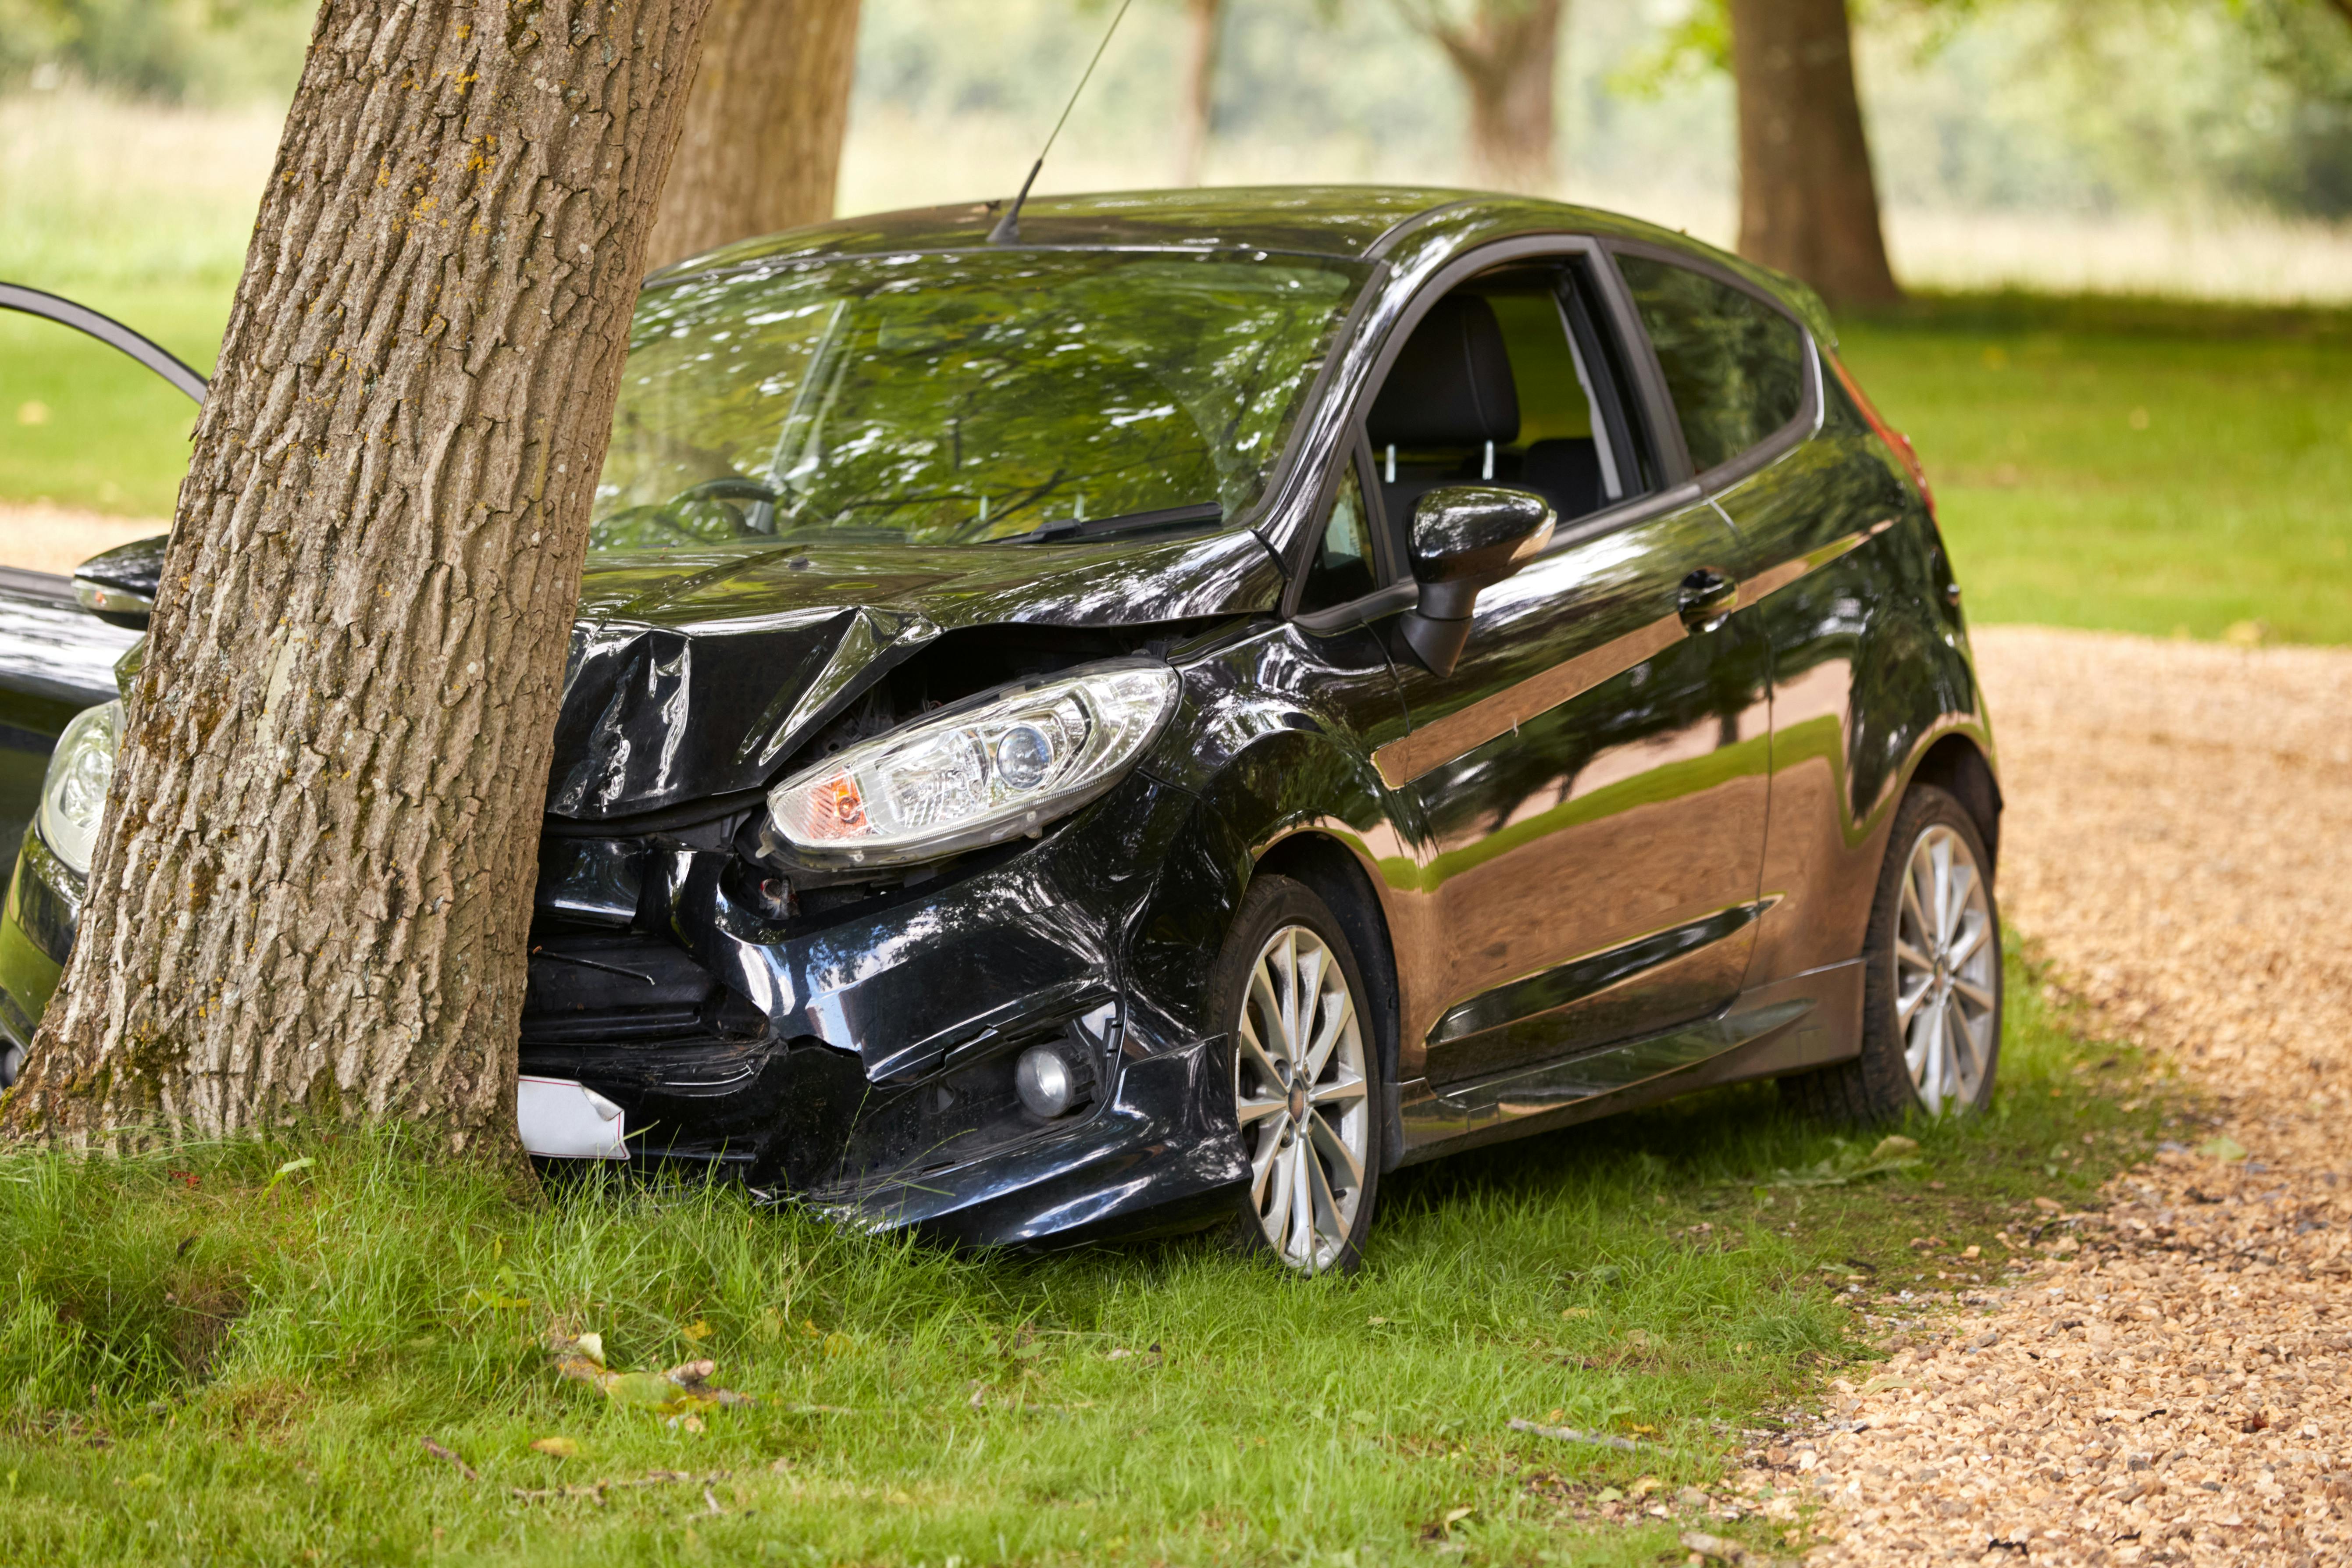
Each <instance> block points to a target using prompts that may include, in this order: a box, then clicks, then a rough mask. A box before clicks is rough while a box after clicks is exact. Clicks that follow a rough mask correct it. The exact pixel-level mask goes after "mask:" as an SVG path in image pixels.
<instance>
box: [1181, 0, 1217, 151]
mask: <svg viewBox="0 0 2352 1568" xmlns="http://www.w3.org/2000/svg"><path fill="white" fill-rule="evenodd" d="M1223 11H1224V0H1184V76H1183V79H1182V81H1181V83H1180V84H1179V90H1178V92H1177V95H1176V183H1177V184H1180V185H1197V184H1200V183H1201V164H1202V162H1203V161H1204V160H1205V159H1206V158H1207V156H1208V153H1209V129H1210V117H1211V115H1212V114H1213V111H1214V110H1215V109H1216V103H1217V24H1218V22H1219V21H1220V20H1221V19H1222V16H1223Z"/></svg>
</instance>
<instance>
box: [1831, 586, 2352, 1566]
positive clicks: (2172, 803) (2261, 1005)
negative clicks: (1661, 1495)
mask: <svg viewBox="0 0 2352 1568" xmlns="http://www.w3.org/2000/svg"><path fill="white" fill-rule="evenodd" d="M1977 651H1978V655H1979V661H1980V664H1981V667H1982V669H1983V672H1984V679H1985V684H1986V687H1987V689H1988V690H1989V691H1990V696H1991V702H1992V712H1993V723H1994V728H1995V731H1996V733H1997V735H1998V737H1999V739H2000V746H2001V763H2002V771H2003V777H2004V781H2005V784H2006V786H2007V794H2008V802H2009V808H2008V814H2007V818H2006V822H2005V826H2004V828H2003V833H2002V839H2003V843H2002V857H2001V868H2000V891H2001V897H2002V900H2003V905H2004V910H2003V912H2004V913H2005V915H2006V916H2007V918H2008V920H2009V921H2010V923H2011V926H2012V927H2013V929H2015V930H2016V931H2021V932H2026V933H2030V934H2031V935H2032V936H2033V937H2035V938H2038V939H2039V940H2040V941H2041V942H2043V943H2044V944H2045V946H2046V948H2047V951H2048V954H2049V956H2050V958H2051V959H2052V960H2053V961H2054V962H2055V963H2056V965H2057V966H2058V971H2059V973H2061V974H2063V976H2064V977H2065V984H2067V985H2068V987H2069V989H2070V990H2072V991H2073V992H2074V993H2075V994H2079V995H2080V996H2082V997H2083V998H2084V999H2085V1000H2087V1001H2088V1002H2089V1003H2090V1004H2091V1005H2093V1007H2094V1009H2095V1016H2096V1017H2097V1019H2098V1021H2099V1023H2100V1025H2101V1026H2103V1027H2105V1028H2107V1029H2110V1030H2113V1031H2114V1032H2115V1033H2116V1034H2118V1035H2121V1036H2124V1037H2129V1038H2132V1039H2134V1040H2137V1041H2138V1042H2140V1043H2143V1044H2145V1045H2147V1046H2148V1047H2153V1048H2154V1049H2156V1050H2157V1051H2158V1052H2159V1053H2161V1054H2162V1055H2163V1057H2164V1058H2166V1059H2167V1060H2168V1061H2169V1062H2170V1063H2172V1064H2175V1065H2177V1067H2178V1068H2179V1070H2180V1071H2181V1072H2182V1073H2183V1074H2184V1075H2185V1076H2187V1077H2189V1078H2190V1079H2194V1080H2195V1081H2196V1082H2197V1083H2198V1084H2199V1085H2200V1087H2201V1088H2202V1089H2204V1090H2205V1091H2206V1092H2208V1093H2209V1094H2210V1095H2211V1096H2212V1097H2214V1100H2215V1101H2216V1103H2218V1105H2219V1106H2220V1107H2221V1110H2222V1111H2223V1113H2224V1116H2225V1119H2226V1121H2225V1126H2224V1128H2223V1130H2222V1132H2223V1137H2222V1138H2221V1139H2220V1140H2214V1141H2211V1142H2206V1141H2201V1140H2200V1144H2199V1146H2198V1148H2196V1149H2194V1150H2191V1149H2185V1148H2179V1147H2170V1146H2168V1149H2167V1150H2166V1152H2164V1153H2163V1154H2162V1155H2160V1156H2159V1158H2158V1159H2157V1160H2156V1161H2154V1162H2152V1163H2150V1164H2149V1165H2148V1166H2147V1168H2146V1169H2144V1170H2140V1171H2137V1172H2134V1173H2130V1174H2127V1175H2126V1176H2125V1177H2123V1178H2122V1179H2120V1180H2119V1181H2117V1182H2116V1183H2115V1184H2113V1185H2112V1186H2111V1187H2110V1189H2109V1191H2108V1194H2107V1198H2108V1204H2107V1206H2106V1207H2105V1210H2104V1212H2101V1213H2098V1214H2095V1215H2083V1216H2079V1217H2077V1218H2075V1219H2074V1222H2073V1223H2072V1224H2071V1225H2068V1226H2060V1227H2058V1232H2059V1235H2058V1237H2057V1239H2055V1240H2054V1241H2053V1240H2051V1239H2045V1240H2044V1242H2043V1243H2042V1247H2041V1248H2040V1249H2039V1255H2038V1256H2037V1257H2036V1258H2034V1260H2033V1262H2032V1265H2031V1267H2030V1269H2029V1271H2028V1272H2026V1273H2025V1274H2024V1275H2023V1276H2022V1277H2021V1279H2019V1281H2018V1282H2017V1283H2015V1284H2013V1285H2011V1286H2010V1287H2008V1288H2007V1289H2000V1290H1994V1291H1990V1292H1987V1293H1986V1294H1985V1295H1984V1296H1983V1297H1980V1298H1976V1299H1974V1300H1977V1301H1978V1302H1979V1304H1980V1305H1982V1306H1984V1307H1986V1308H1987V1309H1989V1310H1987V1311H1986V1312H1985V1315H1984V1316H1982V1317H1981V1318H1980V1319H1971V1320H1964V1321H1961V1322H1960V1323H1958V1324H1957V1325H1955V1327H1956V1328H1957V1329H1958V1330H1959V1332H1958V1333H1955V1334H1953V1335H1951V1336H1950V1337H1948V1339H1947V1340H1946V1341H1945V1342H1944V1343H1943V1344H1942V1345H1941V1346H1939V1347H1937V1348H1932V1349H1927V1350H1917V1351H1915V1350H1906V1351H1901V1352H1896V1354H1895V1357H1894V1359H1893V1360H1892V1361H1891V1362H1890V1363H1887V1364H1886V1365H1885V1367H1884V1368H1882V1369H1881V1370H1880V1373H1879V1375H1876V1376H1873V1377H1870V1378H1868V1379H1867V1380H1866V1381H1858V1382H1853V1383H1843V1384H1839V1385H1838V1387H1837V1394H1838V1397H1836V1398H1835V1399H1833V1400H1832V1415H1833V1416H1835V1417H1836V1419H1835V1420H1834V1421H1832V1423H1831V1429H1830V1430H1828V1431H1826V1432H1824V1433H1822V1434H1821V1435H1820V1436H1818V1437H1817V1438H1816V1439H1813V1440H1811V1441H1804V1442H1800V1443H1798V1444H1796V1445H1794V1446H1793V1448H1794V1451H1793V1452H1791V1453H1790V1454H1789V1455H1788V1456H1786V1457H1787V1458H1789V1459H1790V1461H1791V1462H1793V1463H1794V1464H1796V1465H1798V1466H1801V1467H1804V1472H1803V1473H1804V1474H1805V1475H1806V1476H1807V1477H1808V1478H1809V1479H1811V1481H1812V1483H1813V1484H1814V1485H1815V1487H1816V1488H1817V1489H1818V1495H1820V1496H1821V1497H1822V1500H1824V1501H1825V1502H1827V1503H1829V1504H1830V1505H1831V1506H1832V1508H1833V1510H1835V1513H1834V1516H1833V1517H1834V1522H1833V1524H1832V1540H1831V1541H1830V1542H1828V1543H1826V1544H1824V1545H1822V1546H1821V1547H1819V1548H1817V1549H1816V1550H1815V1551H1814V1552H1812V1553H1811V1555H1810V1556H1809V1558H1808V1562H1809V1563H1811V1564H1815V1565H1817V1568H1831V1565H1838V1568H1843V1565H1847V1564H1853V1565H1857V1568H1859V1565H1862V1564H1871V1565H1874V1568H1875V1565H1877V1564H1884V1563H1937V1562H1964V1563H1976V1562H1985V1563H2020V1562H2029V1561H2030V1562H2032V1563H2200V1564H2203V1563H2212V1564H2223V1563H2227V1564H2255V1563H2311V1564H2324V1563H2352V1291H2347V1279H2352V1250H2347V1239H2352V1182H2347V1181H2343V1180H2342V1177H2343V1176H2344V1175H2345V1174H2347V1173H2352V1156H2347V1150H2346V1148H2345V1140H2344V1138H2343V1136H2342V1132H2341V1128H2342V1125H2343V1120H2342V1119H2343V1117H2344V1114H2345V1110H2346V1107H2347V1104H2352V1070H2347V1069H2352V1038H2347V1031H2346V1023H2347V1019H2352V651H2343V650H2333V649H2317V648H2277V649H2262V650H2247V649H2239V648H2232V647H2216V646H2213V645H2210V644H2193V643H2186V642H2159V641H2153V640H2148V639H2143V638H2137V637H2113V636H2101V635H2096V634H2089V633H2079V632H2058V631H2045V630H2039V629H2027V628H1998V629H1994V630H1990V631H1986V632H1983V633H1980V634H1979V636H1978V637H1977Z"/></svg>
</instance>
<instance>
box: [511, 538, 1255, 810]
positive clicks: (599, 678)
mask: <svg viewBox="0 0 2352 1568" xmlns="http://www.w3.org/2000/svg"><path fill="white" fill-rule="evenodd" d="M1281 582H1282V579H1281V573H1280V570H1279V568H1278V567H1277V566H1276V563H1275V561H1274V559H1273V557H1272V555H1271V554H1270V553H1269V552H1267V550H1266V548H1265V544H1264V543H1263V542H1261V541H1260V540H1259V539H1258V537H1257V536H1256V535H1255V534H1254V533H1250V532H1247V531H1235V532H1229V533H1222V534H1217V535H1213V536H1211V537H1208V538H1197V537H1196V538H1192V539H1187V540H1177V541H1162V542H1156V543H1142V544H1139V542H1136V541H1134V540H1131V539H1129V540H1106V541H1103V542H1089V543H1084V544H1078V543H1066V544H1042V545H1024V544H1001V543H1000V544H988V545H967V546H938V545H930V546H920V547H916V546H905V545H893V546H867V545H849V546H845V545H814V546H812V545H804V544H780V545H734V546H729V547H725V548H714V549H710V550H707V551H677V550H667V551H661V552H646V553H642V554H633V555H620V554H598V555H595V556H592V557H591V558H590V561H589V564H588V570H587V572H586V574H585V575H584V577H583V580H582V583H581V589H580V611H579V617H578V619H577V621H576V622H575V623H574V625H573V626H572V651H571V658H570V660H569V662H568V664H567V665H566V667H565V670H564V681H563V700H562V710H561V713H560V715H559V717H558V719H557V721H556V731H555V753H554V762H553V766H552V770H551V775H550V778H549V781H548V785H549V787H548V804H547V809H548V813H549V815H551V816H558V817H564V818H569V819H572V820H574V821H583V822H594V821H602V820H605V819H608V818H614V817H623V816H635V815H636V814H639V813H643V812H648V811H656V810H660V809H662V808H665V807H668V806H675V805H683V804H685V803H688V802H690V801H696V800H699V799H703V798H705V797H708V796H712V795H729V794H732V793H735V792H738V791H742V790H750V789H756V788H759V787H761V785H764V784H768V783H769V782H771V781H772V779H773V778H774V776H775V774H776V773H777V772H778V770H779V768H780V767H781V765H782V763H785V761H786V760H787V759H789V758H790V756H791V755H792V753H793V751H794V750H795V749H796V748H797V747H798V746H799V745H800V744H801V742H803V741H804V740H806V739H807V738H808V736H809V735H811V734H812V733H814V731H815V730H816V729H817V728H818V727H820V726H821V725H823V724H824V723H826V722H828V721H831V720H832V719H833V718H834V717H835V715H836V714H838V713H840V712H841V711H842V710H843V709H844V708H845V707H846V706H847V705H848V704H849V703H851V702H853V701H855V700H857V698H858V697H859V696H861V695H862V694H863V693H864V692H865V690H866V689H867V688H868V687H869V686H870V685H871V684H872V683H873V681H874V680H876V679H878V678H879V677H880V676H881V675H882V674H883V672H885V671H886V670H887V669H889V668H892V667H893V666H895V665H897V664H898V663H899V662H900V661H902V660H903V659H905V658H908V657H909V656H911V655H912V654H914V653H915V652H917V651H918V650H919V649H920V648H922V647H925V646H926V645H928V644H929V643H930V642H931V641H932V640H933V639H935V638H937V637H940V636H942V635H944V634H946V633H949V632H952V631H957V630H960V629H962V628H966V627H971V626H991V625H1009V624H1026V625H1032V626H1074V627H1075V626H1095V627H1111V626H1149V625H1151V624H1154V623H1158V622H1168V621H1181V620H1191V619H1196V618H1199V617H1202V616H1217V615H1228V614H1236V613H1242V612H1247V611H1257V610H1270V609H1272V608H1274V607H1275V605H1276V603H1277V602H1278V600H1279V598H1280V594H1281Z"/></svg>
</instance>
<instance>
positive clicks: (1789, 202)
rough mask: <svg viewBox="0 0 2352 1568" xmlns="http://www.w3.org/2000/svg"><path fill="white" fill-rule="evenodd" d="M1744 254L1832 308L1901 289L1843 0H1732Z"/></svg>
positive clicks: (1896, 294) (1885, 297)
mask: <svg viewBox="0 0 2352 1568" xmlns="http://www.w3.org/2000/svg"><path fill="white" fill-rule="evenodd" d="M1731 68H1732V76H1733V79H1734V80H1735V81H1736V82H1737V84H1738V94H1739V254H1740V255H1742V256H1745V257H1747V258H1748V259H1749V260H1751V261H1760V262H1762V263H1763V264H1764V265H1765V266H1767V267H1776V268H1780V270H1781V271H1783V272H1788V273H1791V274H1793V275H1795V276H1796V277H1798V278H1801V279H1804V280H1805V281H1806V282H1808V283H1810V284H1811V285H1812V286H1813V287H1814V288H1815V289H1818V290H1819V291H1820V292H1821V294H1822V298H1823V299H1825V300H1829V301H1830V302H1831V303H1832V304H1834V305H1874V304H1884V303H1887V302H1889V301H1892V300H1899V299H1901V298H1902V297H1903V290H1902V289H1901V288H1900V287H1898V286H1897V285H1896V283H1895V272H1894V269H1893V268H1891V267H1889V266H1888V265H1887V261H1886V240H1885V235H1884V234H1883V232H1882V231H1881V229H1880V226H1879V215H1878V185H1877V182H1876V180H1875V178H1874V175H1873V174H1872V173H1871V167H1870V142H1869V139H1868V136H1867V134H1866V133H1865V132H1864V128H1863V123H1862V105H1861V102H1860V101H1859V100H1858V99H1857V98H1856V97H1855V93H1854V83H1853V30H1852V28H1851V27H1850V26H1848V24H1847V20H1846V11H1845V0H1731Z"/></svg>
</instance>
